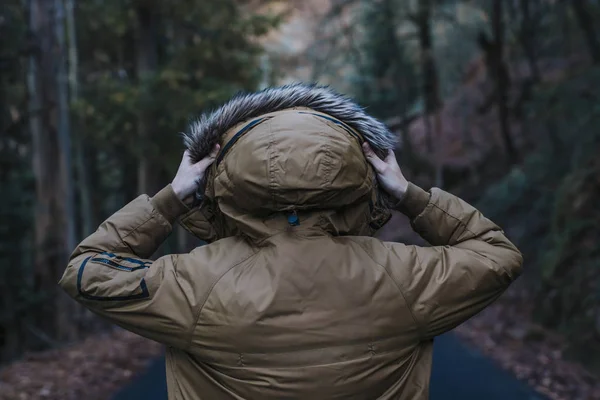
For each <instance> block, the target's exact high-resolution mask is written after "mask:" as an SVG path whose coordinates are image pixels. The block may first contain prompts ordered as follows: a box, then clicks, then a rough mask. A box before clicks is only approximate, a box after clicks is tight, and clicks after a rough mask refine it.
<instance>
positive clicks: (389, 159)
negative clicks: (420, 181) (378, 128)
mask: <svg viewBox="0 0 600 400" xmlns="http://www.w3.org/2000/svg"><path fill="white" fill-rule="evenodd" d="M362 149H363V152H364V153H365V157H366V158H367V161H369V163H371V165H372V166H373V168H374V169H375V172H376V173H377V180H378V181H379V184H380V185H381V186H382V187H383V189H384V190H385V191H386V192H388V193H389V194H391V195H392V196H394V197H395V198H396V199H398V200H400V199H401V198H402V197H404V194H405V193H406V189H407V188H408V181H407V180H406V178H405V177H404V175H403V174H402V171H401V170H400V166H399V165H398V161H396V155H395V154H394V152H393V151H392V150H389V151H388V153H387V156H386V157H385V159H384V160H382V159H381V158H379V157H378V156H377V154H375V152H374V151H373V149H372V148H371V146H369V144H368V143H367V142H364V143H363V145H362Z"/></svg>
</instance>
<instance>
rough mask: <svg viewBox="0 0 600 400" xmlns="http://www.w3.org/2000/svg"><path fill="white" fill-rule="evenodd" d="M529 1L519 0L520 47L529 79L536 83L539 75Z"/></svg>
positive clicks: (533, 24)
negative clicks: (528, 70)
mask: <svg viewBox="0 0 600 400" xmlns="http://www.w3.org/2000/svg"><path fill="white" fill-rule="evenodd" d="M530 2H531V0H521V14H522V17H521V18H522V19H521V29H520V35H519V36H520V38H521V40H520V41H521V47H523V52H524V53H525V58H526V59H527V63H528V64H529V69H530V71H531V79H532V80H533V82H535V83H538V82H539V81H540V80H541V73H540V69H539V67H538V63H537V54H536V47H535V34H536V28H537V27H536V25H537V24H536V21H535V20H534V19H533V18H531V4H530Z"/></svg>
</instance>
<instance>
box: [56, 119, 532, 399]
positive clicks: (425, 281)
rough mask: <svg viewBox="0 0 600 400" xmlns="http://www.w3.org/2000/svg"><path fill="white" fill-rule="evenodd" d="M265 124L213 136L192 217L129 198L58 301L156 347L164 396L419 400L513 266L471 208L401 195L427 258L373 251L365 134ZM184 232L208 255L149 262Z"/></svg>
mask: <svg viewBox="0 0 600 400" xmlns="http://www.w3.org/2000/svg"><path fill="white" fill-rule="evenodd" d="M315 108H317V107H315ZM259 114H260V115H259V116H260V118H262V120H261V121H260V122H256V120H253V119H252V118H249V119H247V120H245V121H241V122H240V123H237V122H238V121H235V122H236V123H234V124H233V125H234V126H228V128H229V129H227V131H226V132H224V133H223V134H222V135H220V136H218V140H219V141H221V145H222V151H221V154H220V155H219V156H218V159H217V161H216V162H215V164H214V165H213V167H212V169H211V172H210V173H209V175H208V182H207V187H206V191H205V196H206V197H205V198H204V199H203V202H202V205H200V206H197V207H194V208H193V209H192V210H190V209H188V208H187V207H186V206H185V205H184V204H183V203H182V202H181V201H180V200H179V199H178V198H177V197H176V196H175V194H174V193H173V190H172V189H171V187H170V186H167V187H165V188H164V189H163V190H161V191H160V192H159V193H158V194H157V195H155V196H154V197H152V198H149V197H148V196H146V195H143V196H140V197H138V198H137V199H135V200H134V201H132V202H131V203H129V204H128V205H126V206H125V207H124V208H123V209H121V210H120V211H118V212H117V213H115V214H114V215H113V216H111V217H110V218H109V219H108V220H106V221H105V222H104V223H103V224H102V225H101V226H100V228H99V229H98V230H97V231H96V232H95V233H94V234H92V235H91V236H90V237H88V238H87V239H85V240H84V241H83V242H82V243H81V244H80V245H79V246H78V247H77V249H76V250H75V251H74V253H73V255H72V257H71V260H70V263H69V266H68V267H67V269H66V271H65V273H64V276H63V278H62V280H61V282H60V284H61V286H62V287H63V288H64V289H65V290H66V291H67V293H69V295H71V296H72V297H73V298H75V299H76V300H77V301H79V302H81V303H82V304H83V305H84V306H86V307H88V308H89V309H91V310H92V311H94V312H96V313H98V314H100V315H102V316H104V317H106V318H107V319H109V320H111V321H113V322H115V323H116V324H118V325H120V326H122V327H124V328H125V329H128V330H130V331H133V332H136V333H138V334H140V335H142V336H145V337H148V338H150V339H153V340H156V341H158V342H161V343H164V344H165V345H166V346H167V355H166V359H167V361H166V362H167V382H168V392H169V398H170V399H178V400H180V399H181V400H183V399H186V400H188V399H209V400H213V399H215V400H218V399H407V400H408V399H411V400H414V399H427V398H428V387H429V377H430V370H431V359H432V346H433V338H434V337H435V336H436V335H439V334H441V333H443V332H446V331H448V330H450V329H452V328H453V327H455V326H456V325H458V324H460V323H461V322H463V321H465V320H466V319H468V318H469V317H471V316H473V315H474V314H476V313H477V312H479V311H480V310H482V309H483V308H485V307H486V306H487V305H489V304H490V303H491V302H493V301H494V300H495V299H496V298H497V297H498V296H499V295H500V294H501V293H502V292H503V291H504V290H505V289H506V288H507V287H508V285H509V284H510V283H511V282H512V281H513V280H514V279H515V278H516V277H517V276H518V275H519V273H520V271H521V263H522V258H521V254H520V253H519V251H518V250H517V249H516V248H515V246H513V244H512V243H511V242H510V241H509V240H508V239H507V238H506V237H505V236H504V234H503V232H502V231H501V230H500V228H499V227H498V226H496V225H495V224H494V223H493V222H491V221H490V220H488V219H486V218H485V217H484V216H483V215H481V214H480V213H479V212H478V211H477V210H476V209H475V208H473V207H472V206H470V205H469V204H467V203H465V202H464V201H462V200H461V199H459V198H457V197H455V196H453V195H451V194H449V193H447V192H444V191H443V190H440V189H435V188H434V189H432V190H431V191H429V192H426V191H424V190H422V189H420V188H419V187H417V186H415V185H413V184H410V186H409V188H408V191H407V193H406V195H405V196H404V198H403V199H402V200H401V201H400V202H399V203H398V204H397V205H396V208H397V209H399V210H400V211H402V212H404V213H405V214H406V215H407V216H409V217H410V219H411V221H412V226H413V228H414V230H415V231H416V232H418V233H419V234H420V235H421V236H422V237H423V238H424V239H425V240H427V241H428V242H429V243H430V244H431V245H432V247H418V246H408V245H404V244H402V243H389V242H382V241H380V240H378V239H375V238H373V237H371V236H369V235H370V233H371V231H372V228H373V227H372V226H371V227H370V224H372V222H373V221H374V220H375V221H376V220H377V217H374V216H373V215H374V214H377V213H376V212H375V211H374V210H375V209H376V208H377V207H380V205H378V204H377V203H378V201H379V200H378V199H379V196H378V195H377V187H376V179H375V175H374V173H373V171H372V169H371V168H370V166H369V164H368V163H367V161H366V160H365V158H364V156H363V155H362V152H361V148H360V143H361V142H362V141H363V140H370V141H371V143H375V142H376V141H374V140H373V138H372V137H370V136H369V135H370V134H371V133H372V132H371V133H369V132H367V133H366V134H365V132H364V131H363V132H361V131H359V130H357V129H355V128H354V127H353V126H351V125H347V124H346V123H345V122H342V121H340V120H339V119H337V118H336V117H333V116H331V114H324V113H322V112H317V111H316V110H314V108H313V109H310V110H309V109H306V108H304V107H292V108H284V109H279V110H276V111H275V112H270V113H262V111H261V113H259ZM231 122H232V121H229V122H228V123H231ZM226 125H228V124H226ZM240 132H242V133H241V134H240ZM236 135H237V136H236ZM232 142H234V145H232V144H231V143H232ZM192 145H193V143H192ZM188 146H190V143H188ZM200 153H201V152H199V153H198V154H197V157H201V154H200ZM374 193H375V195H374ZM206 204H210V207H208V208H210V210H209V212H206V207H205V205H206ZM381 207H383V206H381ZM178 218H182V219H181V222H182V224H184V225H185V226H186V227H187V228H188V229H189V230H190V231H191V232H193V233H195V234H196V235H198V236H201V237H202V236H204V237H203V238H204V239H207V240H209V241H211V240H213V239H216V240H215V241H213V242H212V243H210V244H208V245H206V246H202V247H198V248H196V249H195V250H193V251H192V252H191V253H189V254H174V255H168V256H165V257H161V258H159V259H158V260H155V261H153V260H151V259H149V258H150V257H151V255H152V254H153V253H154V252H155V251H156V250H157V248H158V246H159V245H160V244H161V243H162V242H163V241H164V240H165V239H166V237H167V236H168V235H169V234H170V232H171V230H172V226H173V224H174V223H175V222H176V220H177V219H178Z"/></svg>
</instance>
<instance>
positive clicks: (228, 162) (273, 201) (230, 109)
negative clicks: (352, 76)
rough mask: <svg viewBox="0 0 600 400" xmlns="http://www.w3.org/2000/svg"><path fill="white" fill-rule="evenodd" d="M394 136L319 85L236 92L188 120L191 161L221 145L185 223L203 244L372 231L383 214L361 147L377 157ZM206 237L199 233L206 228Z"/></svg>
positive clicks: (380, 195)
mask: <svg viewBox="0 0 600 400" xmlns="http://www.w3.org/2000/svg"><path fill="white" fill-rule="evenodd" d="M395 139H396V138H395V136H394V135H393V134H392V133H391V132H390V131H389V130H388V129H387V128H386V126H385V125H384V124H383V123H381V122H380V121H378V120H377V119H375V118H373V117H371V116H369V115H368V114H366V113H365V112H364V110H363V109H362V108H361V107H359V106H358V105H357V104H356V103H354V102H353V101H352V100H350V99H348V98H347V97H345V96H342V95H340V94H337V93H335V92H334V91H332V90H331V89H329V88H327V87H323V86H317V85H304V84H296V85H288V86H282V87H279V88H271V89H266V90H263V91H261V92H257V93H252V94H243V95H238V96H236V97H234V98H233V99H232V100H230V101H229V102H227V103H226V104H225V105H223V106H222V107H220V108H219V109H217V110H216V111H214V112H212V113H211V114H209V115H204V116H202V117H200V119H198V120H197V121H195V122H193V123H192V124H191V126H190V129H189V131H188V132H187V133H185V135H184V140H185V145H186V146H187V148H188V150H189V151H190V153H191V157H192V161H194V162H196V161H199V160H201V159H202V158H203V157H205V156H206V155H207V154H208V153H209V151H210V149H211V148H213V146H214V145H215V144H217V143H219V144H220V145H221V151H220V153H219V154H218V156H217V159H216V161H215V162H214V163H213V165H212V166H211V168H210V170H209V171H208V172H207V176H206V177H205V182H206V186H205V187H204V188H202V189H201V190H200V191H199V193H198V196H197V197H198V199H199V200H202V201H201V202H200V203H199V204H198V205H197V206H196V207H195V209H194V210H192V212H191V213H190V214H188V215H187V216H186V217H185V218H184V219H183V220H182V225H184V227H186V228H187V229H188V230H189V231H190V232H192V233H194V234H195V235H196V236H197V237H199V238H201V239H204V240H207V238H208V239H210V240H213V239H217V238H222V237H226V236H230V235H234V234H237V233H242V234H245V235H246V236H248V237H251V238H253V239H260V238H265V237H269V236H270V235H272V234H273V233H274V232H277V231H279V230H281V229H285V227H286V226H287V225H288V222H287V219H286V218H287V217H288V216H289V214H290V213H294V215H298V216H299V217H300V218H301V220H302V221H303V222H302V227H298V228H295V229H296V230H298V229H307V228H311V229H312V228H318V229H321V230H326V231H328V232H330V233H331V234H335V235H369V234H372V233H373V231H374V230H375V229H377V228H379V227H381V225H383V223H385V222H386V221H387V220H388V219H389V217H390V212H389V209H388V207H386V201H384V199H385V198H386V195H385V193H383V192H380V190H379V189H378V186H377V180H376V178H375V174H374V171H373V170H372V168H371V167H370V165H369V164H368V162H367V161H366V159H365V157H364V155H363V153H362V149H361V143H363V142H364V141H367V142H368V143H369V144H370V145H371V146H372V147H373V149H374V150H375V151H376V152H377V153H378V154H380V155H383V154H385V153H386V152H387V150H388V149H391V148H393V147H394V145H395V142H396V140H395ZM207 229H208V230H209V231H211V232H212V233H211V234H210V235H209V234H206V233H203V232H205V231H206V230H207Z"/></svg>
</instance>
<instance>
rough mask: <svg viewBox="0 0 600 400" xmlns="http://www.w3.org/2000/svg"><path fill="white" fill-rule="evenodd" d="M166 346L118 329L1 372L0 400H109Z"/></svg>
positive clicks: (28, 358) (27, 358) (29, 358)
mask: <svg viewBox="0 0 600 400" xmlns="http://www.w3.org/2000/svg"><path fill="white" fill-rule="evenodd" d="M162 350H163V346H162V345H160V344H158V343H156V342H152V341H150V340H148V339H144V338H142V337H140V336H138V335H135V334H133V333H130V332H126V331H124V330H121V329H117V330H115V331H114V332H111V333H106V334H100V335H95V336H93V337H90V338H88V339H86V340H84V341H82V342H79V343H76V344H73V345H71V346H68V347H64V348H60V349H54V350H49V351H44V352H39V353H31V354H27V355H25V356H24V357H23V358H22V359H21V360H20V361H17V362H14V363H13V364H10V365H7V366H6V367H4V368H3V369H0V400H34V399H36V400H37V399H40V400H81V399H86V400H106V399H110V398H111V397H112V395H113V394H114V393H115V392H116V391H118V390H119V389H120V388H121V387H122V386H124V385H126V384H127V383H129V381H130V380H131V378H132V377H133V376H135V375H136V374H138V373H139V372H140V371H142V370H144V369H145V368H146V367H147V366H148V364H149V362H150V361H152V360H154V359H155V358H156V357H158V356H159V355H160V354H161V352H162Z"/></svg>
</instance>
